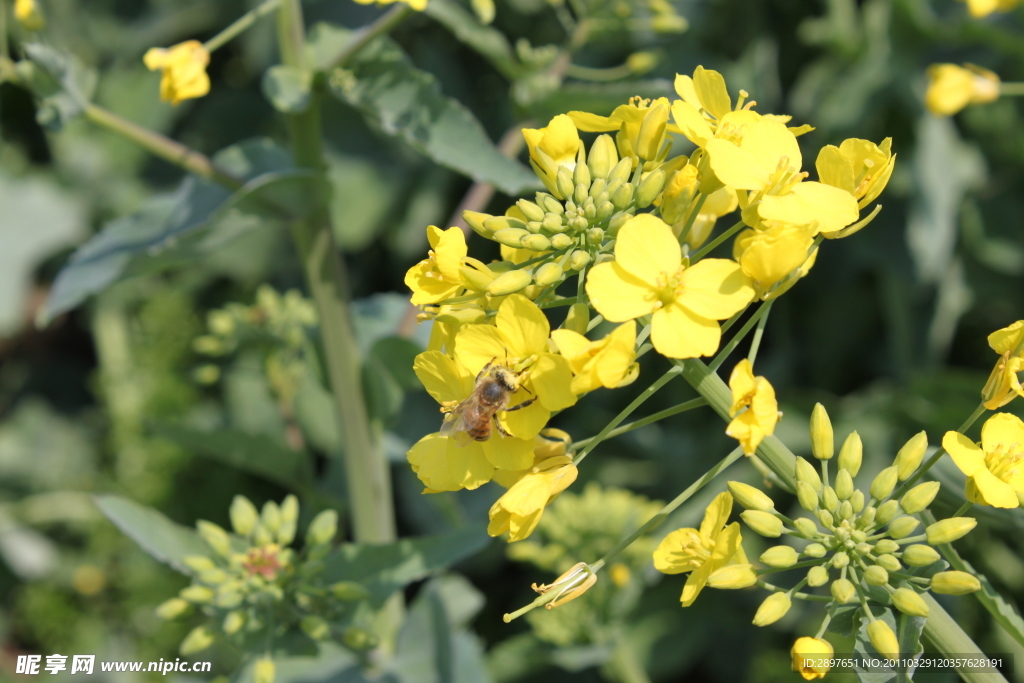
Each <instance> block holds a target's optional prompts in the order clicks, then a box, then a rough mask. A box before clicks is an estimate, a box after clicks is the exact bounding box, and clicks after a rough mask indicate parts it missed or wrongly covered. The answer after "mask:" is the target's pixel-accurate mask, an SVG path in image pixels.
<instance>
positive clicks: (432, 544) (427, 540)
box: [324, 525, 490, 605]
mask: <svg viewBox="0 0 1024 683" xmlns="http://www.w3.org/2000/svg"><path fill="white" fill-rule="evenodd" d="M489 540H490V539H489V538H488V537H487V535H486V534H485V533H484V529H483V528H482V527H480V526H478V525H472V526H466V527H462V528H460V529H456V530H455V531H451V532H449V533H446V534H442V535H437V536H424V537H421V538H406V539H402V540H400V541H397V542H395V543H391V544H389V545H365V544H356V543H350V544H344V545H342V546H340V547H339V548H338V549H337V551H335V552H334V553H333V554H332V555H331V556H330V557H329V558H328V560H327V568H326V570H325V571H324V580H325V581H326V582H328V583H332V582H334V581H356V582H358V583H361V584H363V585H364V586H366V588H367V590H369V591H370V599H371V601H372V602H373V603H374V604H375V605H381V604H383V603H384V601H385V600H387V598H388V597H389V596H390V595H391V594H392V593H394V592H395V591H397V590H399V589H400V588H402V587H403V586H405V585H406V584H409V583H411V582H413V581H419V580H421V579H424V578H426V577H428V576H430V575H431V574H434V573H436V572H438V571H440V570H441V569H444V568H445V567H447V566H449V565H451V564H453V563H455V562H458V561H459V560H462V559H464V558H466V557H469V556H470V555H472V554H473V553H475V552H476V551H477V550H479V549H480V548H482V547H483V546H484V545H486V544H487V542H488V541H489Z"/></svg>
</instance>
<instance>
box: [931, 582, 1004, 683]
mask: <svg viewBox="0 0 1024 683" xmlns="http://www.w3.org/2000/svg"><path fill="white" fill-rule="evenodd" d="M921 598H922V599H923V600H924V602H925V604H926V605H928V620H927V621H926V622H924V637H925V638H927V639H928V640H929V642H931V644H932V645H933V646H934V647H935V649H936V650H938V651H939V652H942V653H943V654H950V653H958V655H959V656H963V657H974V656H977V657H984V656H985V655H984V654H982V653H981V651H980V650H979V649H978V646H977V645H975V644H974V641H973V640H971V638H970V636H968V635H967V634H966V633H965V632H964V630H963V629H962V628H960V625H959V624H957V623H956V621H955V620H954V619H953V617H951V616H949V613H948V612H947V611H946V610H944V609H943V608H942V605H940V604H939V603H938V601H936V600H935V598H933V597H932V596H931V593H927V592H925V593H922V594H921ZM959 653H963V654H959ZM957 673H959V674H960V678H962V679H964V680H965V681H967V683H1006V679H1005V678H1004V677H1003V675H1002V674H1001V673H999V672H981V671H976V670H973V669H970V668H960V669H957Z"/></svg>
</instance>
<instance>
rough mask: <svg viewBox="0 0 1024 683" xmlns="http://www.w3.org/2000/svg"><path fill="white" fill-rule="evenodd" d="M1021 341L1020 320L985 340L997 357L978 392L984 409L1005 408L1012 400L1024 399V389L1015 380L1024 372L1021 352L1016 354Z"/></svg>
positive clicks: (1023, 325) (1022, 323)
mask: <svg viewBox="0 0 1024 683" xmlns="http://www.w3.org/2000/svg"><path fill="white" fill-rule="evenodd" d="M1022 339H1024V320H1018V321H1017V322H1015V323H1013V324H1012V325H1010V326H1009V327H1004V328H1003V329H1001V330H996V331H995V332H993V333H992V334H990V335H989V336H988V345H989V346H990V347H992V350H993V351H995V352H996V353H998V354H1000V355H999V360H998V361H996V365H995V367H994V368H992V374H991V375H989V378H988V381H987V382H985V387H984V388H983V389H982V391H981V397H982V399H983V400H984V401H985V407H986V408H988V409H989V410H995V409H997V408H1001V407H1003V406H1005V405H1006V404H1007V403H1009V402H1010V401H1012V400H1013V399H1014V397H1015V396H1024V388H1022V387H1021V385H1020V379H1019V378H1018V377H1017V373H1019V372H1022V371H1024V350H1022V351H1017V347H1018V346H1019V345H1020V344H1021V341H1022Z"/></svg>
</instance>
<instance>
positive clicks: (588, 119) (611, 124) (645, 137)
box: [569, 97, 679, 166]
mask: <svg viewBox="0 0 1024 683" xmlns="http://www.w3.org/2000/svg"><path fill="white" fill-rule="evenodd" d="M670 113H671V109H670V105H669V101H668V99H667V98H665V97H659V98H658V99H656V100H653V101H652V100H645V99H643V98H640V97H633V98H630V100H629V103H628V104H620V105H619V106H618V107H616V108H615V110H614V111H612V113H611V115H609V116H598V115H597V114H591V113H589V112H585V111H571V112H569V118H571V119H572V122H573V123H574V124H576V127H577V128H579V129H580V130H582V131H584V132H586V133H605V132H611V131H617V132H618V134H617V135H616V136H615V144H616V146H617V147H618V150H619V156H620V157H622V158H625V157H631V158H633V159H634V166H635V165H636V161H635V160H636V159H637V158H638V157H639V158H641V159H644V160H645V161H650V160H655V159H663V158H664V153H667V152H668V148H667V147H666V146H665V134H666V133H667V132H678V131H679V129H678V128H677V127H676V126H674V125H672V124H670V123H669V122H668V121H669V114H670Z"/></svg>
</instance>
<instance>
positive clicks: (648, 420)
mask: <svg viewBox="0 0 1024 683" xmlns="http://www.w3.org/2000/svg"><path fill="white" fill-rule="evenodd" d="M707 404H708V402H707V401H705V400H704V399H703V398H694V399H691V400H689V401H686V402H684V403H680V404H679V405H675V406H672V407H671V408H665V410H659V411H658V412H656V413H654V414H653V415H648V416H647V417H642V418H640V419H639V420H634V421H633V422H630V423H629V424H624V425H622V426H621V427H616V428H615V429H613V430H611V431H610V432H608V434H607V435H606V436H605V437H604V438H605V439H611V438H614V437H616V436H621V435H622V434H625V433H627V432H631V431H633V430H634V429H640V428H641V427H646V426H647V425H649V424H653V423H655V422H658V421H659V420H664V419H665V418H666V417H672V416H673V415H678V414H679V413H685V412H686V411H687V410H693V409H694V408H700V407H701V406H706V405H707ZM596 438H597V437H596V436H592V437H590V438H587V439H581V440H580V441H576V442H574V443H573V444H572V446H570V450H572V451H578V450H579V449H581V448H585V447H586V446H587V445H589V444H590V443H591V442H592V441H593V440H594V439H596Z"/></svg>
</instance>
